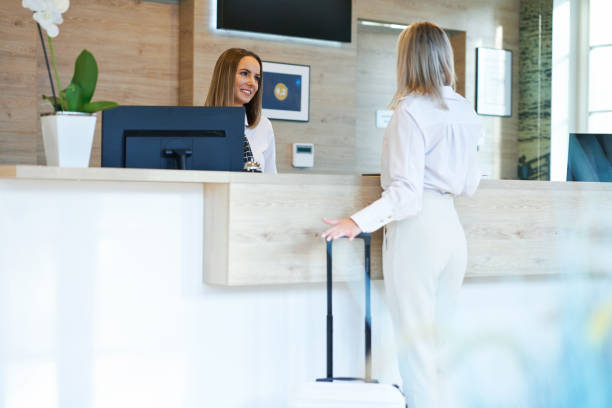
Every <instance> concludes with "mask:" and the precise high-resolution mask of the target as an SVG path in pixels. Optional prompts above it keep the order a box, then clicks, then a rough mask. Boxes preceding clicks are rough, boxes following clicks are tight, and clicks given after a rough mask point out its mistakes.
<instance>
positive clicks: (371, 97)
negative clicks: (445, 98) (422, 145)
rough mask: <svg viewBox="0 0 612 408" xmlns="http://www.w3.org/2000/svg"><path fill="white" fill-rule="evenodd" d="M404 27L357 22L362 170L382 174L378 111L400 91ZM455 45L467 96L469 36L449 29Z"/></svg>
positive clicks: (460, 85)
mask: <svg viewBox="0 0 612 408" xmlns="http://www.w3.org/2000/svg"><path fill="white" fill-rule="evenodd" d="M400 33H401V30H399V29H394V28H389V27H382V26H371V25H364V24H359V23H358V24H357V67H358V68H357V84H359V86H357V87H355V89H356V91H355V92H356V95H355V97H356V107H355V108H356V115H357V116H356V125H357V126H356V129H355V142H356V146H357V163H358V164H359V170H360V171H361V172H362V173H366V174H372V173H380V165H381V163H380V156H381V153H382V137H383V135H384V133H385V129H384V128H377V127H376V111H377V110H379V109H388V106H389V102H390V101H391V98H392V97H393V95H394V94H395V90H396V82H397V81H396V64H397V51H396V48H397V38H398V36H399V34H400ZM447 34H448V35H449V37H450V41H451V46H452V47H453V53H454V63H455V67H456V68H455V71H456V76H457V87H456V90H457V92H459V93H460V94H461V95H465V82H466V81H465V79H466V78H465V39H466V35H465V33H464V32H460V31H447Z"/></svg>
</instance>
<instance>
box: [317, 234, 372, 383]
mask: <svg viewBox="0 0 612 408" xmlns="http://www.w3.org/2000/svg"><path fill="white" fill-rule="evenodd" d="M355 238H360V239H363V243H364V253H365V361H366V366H365V367H366V376H365V380H366V381H371V379H372V365H371V354H372V313H371V308H370V249H371V243H372V235H371V234H370V233H367V232H362V233H361V234H359V235H357V236H356V237H355ZM332 243H333V240H332V241H327V375H326V378H325V379H324V380H326V381H332V380H333V378H334V316H333V313H332V303H333V302H332V279H333V277H332Z"/></svg>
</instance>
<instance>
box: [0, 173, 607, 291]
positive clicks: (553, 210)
mask: <svg viewBox="0 0 612 408" xmlns="http://www.w3.org/2000/svg"><path fill="white" fill-rule="evenodd" d="M3 181H4V182H5V183H6V184H5V185H3V184H0V188H3V190H0V193H2V195H4V194H8V195H10V194H11V191H12V189H13V188H16V187H19V186H20V185H21V184H22V183H27V185H26V184H23V186H24V187H23V188H22V189H21V190H20V191H22V192H23V191H24V189H25V190H27V191H28V194H29V197H31V199H32V200H34V201H35V202H37V204H38V205H41V206H44V205H45V200H46V199H45V198H44V197H43V192H44V194H50V193H52V192H53V190H54V189H62V188H64V187H66V186H72V188H73V190H75V191H76V190H78V189H79V186H86V190H87V191H92V192H95V191H96V190H98V189H99V190H100V191H99V194H101V195H100V196H99V197H102V199H103V197H104V194H115V195H116V194H125V196H126V198H127V197H128V196H129V194H130V191H131V190H130V186H131V185H134V186H143V185H144V186H146V188H147V189H148V190H147V191H155V188H156V187H155V186H156V185H160V184H158V183H163V185H172V186H175V187H176V188H175V190H173V191H174V193H173V194H177V195H179V196H180V195H181V194H186V195H188V196H189V197H194V196H196V195H201V197H199V198H198V199H197V200H196V201H195V204H194V205H196V206H201V210H202V212H203V214H202V216H201V218H198V219H199V221H198V222H200V224H199V225H196V226H195V227H193V226H190V228H191V227H193V228H197V229H201V231H203V232H202V234H203V243H202V247H201V248H197V249H196V250H190V251H188V252H183V253H182V255H181V256H183V257H189V258H190V259H193V260H195V262H200V261H201V262H202V267H203V279H204V281H205V282H206V283H209V284H213V285H226V286H245V285H270V284H288V283H289V284H293V283H296V284H297V283H305V282H320V281H322V280H324V278H325V255H324V254H325V243H324V241H323V240H322V239H321V238H320V237H319V233H320V232H321V231H322V230H323V229H324V228H325V225H324V224H323V223H322V222H321V218H322V217H324V216H325V217H328V218H335V217H343V216H346V215H349V214H351V213H353V212H355V211H356V210H358V209H359V208H361V207H363V206H365V205H367V204H368V203H370V202H372V201H374V200H375V199H376V198H377V197H378V196H379V195H380V192H381V189H380V184H379V183H380V181H379V177H377V176H350V175H318V174H277V175H273V174H246V173H228V172H200V171H174V170H166V171H160V170H136V169H110V168H88V169H68V168H55V167H43V166H0V183H2V182H3ZM114 186H117V188H114ZM160 186H161V185H160ZM181 186H189V188H188V192H187V190H185V193H183V192H182V191H183V190H182V188H181ZM119 187H120V188H119ZM198 191H199V192H198ZM5 197H8V196H5ZM151 197H152V198H151V199H152V200H154V198H153V196H151ZM189 199H191V198H189ZM455 202H456V207H457V211H458V213H459V215H460V218H461V220H462V222H463V225H464V228H465V232H466V236H467V239H468V248H469V265H468V271H467V278H468V279H491V278H500V277H505V278H507V277H521V278H525V277H542V276H554V275H556V274H563V273H566V272H576V271H577V272H580V273H588V274H601V273H607V272H608V271H609V270H610V266H609V265H611V264H612V259H610V255H606V254H607V253H610V252H612V251H610V250H609V248H610V245H611V241H612V215H611V214H612V184H607V183H559V182H543V181H513V180H483V181H482V183H481V185H480V188H479V189H478V191H477V193H476V194H475V195H474V196H473V197H460V198H457V199H456V201H455ZM11 211H16V212H19V211H22V210H21V209H20V206H19V205H17V204H16V205H15V207H13V209H11ZM23 211H25V210H23ZM116 211H119V212H120V210H116ZM77 212H81V213H80V214H77ZM119 212H117V214H118V216H119V215H120V214H119ZM159 212H160V213H155V211H152V212H151V215H150V217H151V222H152V223H159V224H160V225H163V222H164V218H165V216H166V215H167V214H164V213H163V211H161V210H160V211H159ZM73 215H74V217H76V218H75V219H84V218H85V217H92V218H95V217H97V216H98V214H96V208H80V209H75V210H73ZM2 216H3V217H7V216H9V217H13V216H14V217H18V216H19V214H3V215H2ZM107 218H108V215H107ZM70 219H71V217H70V215H66V221H67V222H70ZM202 224H203V225H202ZM92 234H94V236H93V237H90V239H93V240H95V239H96V237H95V234H96V232H95V231H94V232H92ZM4 239H7V237H6V236H5V237H4ZM160 239H163V237H160ZM381 239H382V233H381V231H378V232H377V233H375V234H374V242H373V246H372V249H373V253H372V274H373V277H374V278H375V279H381V278H382V268H381ZM113 240H119V241H120V240H121V236H120V235H118V236H117V237H115V238H113ZM126 245H129V243H126ZM34 249H35V248H34ZM75 249H77V250H78V248H75ZM568 251H569V253H572V251H574V252H575V257H572V259H575V262H570V263H568V262H567V259H568V258H567V254H568ZM589 253H593V254H595V253H597V254H598V255H597V256H595V257H592V256H589ZM602 254H604V255H602ZM334 262H335V265H334V273H335V278H336V279H338V280H353V279H358V278H360V277H361V273H362V270H363V249H362V246H361V243H360V241H355V242H352V243H351V242H348V241H347V240H340V241H337V243H336V244H335V246H334Z"/></svg>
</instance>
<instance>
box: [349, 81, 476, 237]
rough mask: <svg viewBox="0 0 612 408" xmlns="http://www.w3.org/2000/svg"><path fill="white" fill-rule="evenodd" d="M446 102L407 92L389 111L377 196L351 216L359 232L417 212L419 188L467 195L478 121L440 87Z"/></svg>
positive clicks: (420, 199)
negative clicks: (389, 116) (442, 104)
mask: <svg viewBox="0 0 612 408" xmlns="http://www.w3.org/2000/svg"><path fill="white" fill-rule="evenodd" d="M442 97H443V99H444V102H445V103H446V105H447V106H448V109H444V108H442V107H441V106H440V104H439V101H437V100H435V99H432V98H430V97H426V96H418V95H409V96H407V97H405V98H403V99H402V101H401V102H400V104H399V105H398V106H397V108H396V109H395V112H394V113H393V116H392V117H391V120H390V121H389V125H388V127H387V130H386V132H385V135H384V138H383V149H382V166H381V185H382V188H383V190H384V191H383V193H382V197H381V198H379V199H378V200H377V201H375V202H373V203H372V204H370V205H369V206H367V207H366V208H364V209H362V210H361V211H359V212H357V213H355V214H354V215H352V216H351V218H352V219H353V221H355V223H356V224H357V225H358V226H359V228H360V229H361V230H362V231H364V232H372V231H375V230H377V229H379V228H380V227H382V226H383V225H385V224H387V223H389V222H391V221H398V220H401V219H403V218H406V217H410V216H412V215H415V214H417V213H418V212H419V211H420V210H421V208H422V204H423V192H424V191H434V192H438V193H440V194H452V195H461V194H465V195H472V194H474V192H475V191H476V188H477V187H478V183H479V182H480V171H479V169H478V161H477V143H478V139H479V138H480V136H481V132H482V127H481V124H480V120H479V118H478V116H477V115H476V113H475V112H474V109H473V108H472V106H471V104H470V103H469V102H468V101H467V100H466V99H464V98H463V97H462V96H460V95H459V94H457V93H455V92H454V91H453V90H452V88H450V87H448V86H447V87H444V88H443V89H442Z"/></svg>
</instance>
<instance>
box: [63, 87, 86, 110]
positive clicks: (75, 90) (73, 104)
mask: <svg viewBox="0 0 612 408" xmlns="http://www.w3.org/2000/svg"><path fill="white" fill-rule="evenodd" d="M82 92H83V91H82V90H81V87H80V86H79V85H77V84H75V83H71V84H70V85H68V87H67V88H66V89H64V95H65V97H66V109H68V110H69V111H70V112H82V107H83V104H82V102H81V97H82Z"/></svg>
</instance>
